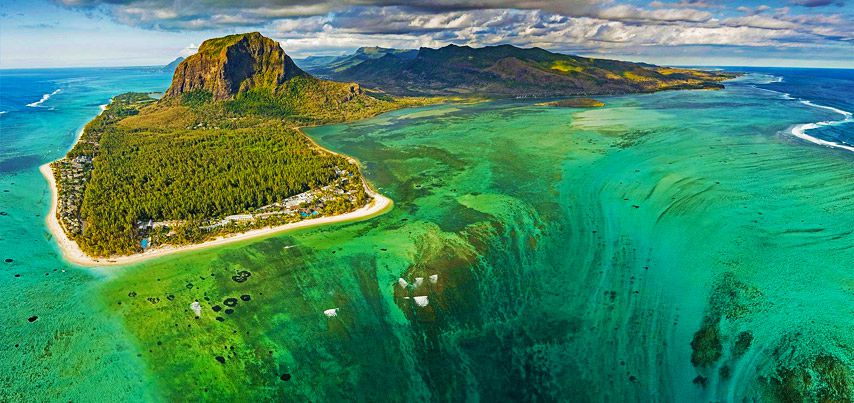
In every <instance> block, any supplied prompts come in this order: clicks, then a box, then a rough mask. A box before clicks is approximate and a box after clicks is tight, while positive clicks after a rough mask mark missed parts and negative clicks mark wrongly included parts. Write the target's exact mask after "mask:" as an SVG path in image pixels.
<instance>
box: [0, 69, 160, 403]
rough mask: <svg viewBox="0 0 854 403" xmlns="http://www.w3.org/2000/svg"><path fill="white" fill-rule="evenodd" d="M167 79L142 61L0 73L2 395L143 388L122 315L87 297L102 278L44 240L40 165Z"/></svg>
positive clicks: (80, 396)
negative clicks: (110, 111) (105, 112)
mask: <svg viewBox="0 0 854 403" xmlns="http://www.w3.org/2000/svg"><path fill="white" fill-rule="evenodd" d="M170 78H171V77H170V76H169V75H165V74H160V73H155V72H153V71H152V72H149V69H61V70H3V71H0V111H3V112H4V113H2V114H0V136H1V137H2V141H0V211H2V212H4V213H6V215H3V216H0V256H1V257H0V259H2V260H5V259H12V260H13V261H12V262H11V263H0V264H2V269H0V273H2V279H0V290H2V292H1V293H2V295H4V296H6V299H7V304H6V309H3V310H0V328H2V329H3V332H2V335H0V373H2V375H0V379H2V385H3V388H2V392H0V400H3V401H6V400H8V401H25V400H32V399H38V400H65V401H67V400H71V399H73V400H75V401H96V400H99V399H101V398H102V397H103V396H104V393H105V392H108V393H110V396H113V397H114V398H115V399H117V400H128V399H131V400H132V399H133V398H134V397H137V396H143V397H144V396H146V395H147V393H148V392H147V391H148V390H150V388H149V387H148V386H149V384H150V378H149V377H147V376H146V372H145V369H144V368H145V364H144V362H142V361H141V360H140V359H139V358H138V357H137V356H136V347H135V346H134V341H133V339H132V338H131V337H129V335H128V334H127V332H126V331H125V330H124V328H123V325H122V323H121V320H120V319H121V318H119V317H117V316H116V315H113V314H111V313H110V312H105V311H104V309H103V307H102V306H101V304H99V303H98V301H97V299H96V298H95V293H96V289H97V285H98V283H99V282H100V281H101V280H100V278H101V276H99V275H97V274H94V273H92V272H90V271H88V270H81V269H77V268H74V267H71V266H69V265H68V264H66V263H65V262H63V261H62V259H61V257H60V254H59V251H58V249H57V246H56V245H55V243H54V242H52V240H51V236H50V234H49V232H48V231H47V228H46V227H45V225H44V219H45V214H47V211H48V209H49V208H50V190H49V189H48V187H47V183H46V182H45V181H44V178H43V177H42V176H41V174H40V173H39V171H38V166H39V165H41V164H44V163H46V162H49V161H52V160H55V159H57V158H60V157H61V156H63V155H64V154H65V152H66V151H67V150H68V149H69V148H70V147H71V145H72V144H73V143H74V141H75V139H76V137H77V135H78V133H79V131H80V129H81V128H82V127H83V125H85V124H86V122H88V121H89V120H91V119H92V117H93V116H95V115H96V114H97V113H98V111H99V105H102V104H106V103H108V102H109V100H110V97H112V96H113V95H116V94H118V93H122V92H126V91H131V90H137V91H151V90H162V89H163V88H164V87H165V86H166V85H168V83H169V80H170ZM57 90H60V91H59V92H55V91H57ZM54 92H55V94H53V95H51V96H50V97H49V98H48V99H47V100H45V101H44V102H41V103H40V104H38V105H36V106H27V105H28V104H33V103H35V102H38V101H40V100H41V99H42V97H43V96H44V95H45V94H52V93H54ZM31 316H38V319H37V320H36V321H34V322H29V321H28V319H29V318H30V317H31Z"/></svg>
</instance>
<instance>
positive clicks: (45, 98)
mask: <svg viewBox="0 0 854 403" xmlns="http://www.w3.org/2000/svg"><path fill="white" fill-rule="evenodd" d="M60 91H62V89H60V88H57V89H56V90H54V91H53V92H51V93H50V94H44V95H42V99H40V100H38V101H36V102H33V103H29V104H27V106H29V107H30V108H38V107H40V106H41V104H43V103H45V102H46V101H47V100H48V99H50V97H52V96H54V95H56V94H59V92H60Z"/></svg>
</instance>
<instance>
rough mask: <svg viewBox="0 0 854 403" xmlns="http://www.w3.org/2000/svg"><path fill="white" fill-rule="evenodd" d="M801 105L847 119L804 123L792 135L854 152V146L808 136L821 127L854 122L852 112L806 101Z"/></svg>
mask: <svg viewBox="0 0 854 403" xmlns="http://www.w3.org/2000/svg"><path fill="white" fill-rule="evenodd" d="M786 95H788V94H786ZM800 103H802V104H804V105H807V106H812V107H813V108H819V109H827V110H829V111H833V112H836V113H838V114H840V115H842V116H845V118H844V119H842V120H826V121H821V122H815V123H802V124H799V125H795V126H793V127H792V129H791V131H792V134H793V135H795V137H798V138H801V139H804V140H806V141H809V142H811V143H814V144H818V145H822V146H825V147H832V148H841V149H843V150H847V151H851V152H854V146H850V145H847V144H840V143H837V142H834V141H827V140H822V139H820V138H816V137H813V136H810V135H809V134H807V130H812V129H817V128H819V127H824V126H838V125H841V124H845V123H848V122H851V121H852V120H854V119H852V114H851V112H848V111H843V110H842V109H839V108H834V107H832V106H826V105H819V104H815V103H812V102H810V101H807V100H804V99H801V100H800Z"/></svg>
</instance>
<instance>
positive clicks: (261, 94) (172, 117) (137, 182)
mask: <svg viewBox="0 0 854 403" xmlns="http://www.w3.org/2000/svg"><path fill="white" fill-rule="evenodd" d="M176 62H178V63H177V65H176V66H175V67H174V69H175V72H174V75H173V78H172V83H171V86H170V87H169V88H168V89H167V90H166V91H165V93H164V94H163V96H162V97H160V98H159V99H157V98H154V97H152V96H151V94H142V93H127V94H122V95H118V96H116V97H114V98H113V99H112V101H111V102H110V104H109V105H107V106H106V107H105V108H104V110H103V111H102V113H101V114H100V115H98V116H97V117H96V118H95V119H94V120H92V121H91V122H90V123H89V124H87V125H86V127H85V128H84V130H83V131H82V133H81V135H80V138H79V139H78V141H77V143H76V144H75V145H74V147H73V148H72V149H71V150H70V151H69V152H68V154H67V155H66V157H65V158H63V159H60V160H58V161H55V162H53V163H51V164H50V165H49V167H43V169H42V172H43V173H44V174H45V176H46V177H47V178H48V179H49V181H50V182H51V184H52V185H53V188H54V192H53V193H54V208H53V212H52V213H51V214H50V215H49V218H48V221H49V223H48V224H49V227H50V228H51V230H52V232H53V233H54V235H55V237H56V239H57V240H58V241H59V243H60V245H61V246H62V250H63V253H64V254H65V256H66V258H67V259H68V260H71V261H73V262H75V263H77V264H81V265H104V264H124V263H130V262H134V261H138V260H140V259H145V258H148V257H153V256H160V255H163V254H166V253H171V252H174V251H179V250H184V249H189V248H199V247H205V246H208V245H218V244H222V243H225V242H232V241H236V240H240V239H246V238H249V237H256V236H263V235H266V234H270V233H274V232H279V231H284V230H288V229H292V228H298V227H305V226H307V225H314V224H322V223H328V222H338V221H343V220H354V219H359V218H363V217H368V216H372V215H375V214H378V213H379V212H382V211H384V210H385V209H387V208H388V207H389V206H390V205H391V201H390V200H388V199H387V198H385V197H382V196H381V195H379V194H378V193H376V192H374V191H373V190H371V188H370V187H369V186H368V185H367V182H366V181H365V180H364V179H363V177H362V174H361V172H360V170H359V166H358V164H357V163H356V161H354V160H353V159H351V158H349V157H346V156H342V155H338V154H335V153H332V152H330V151H329V150H325V149H323V148H321V147H320V146H318V145H317V144H315V143H314V142H313V141H312V140H311V139H309V138H308V137H307V136H305V135H304V134H303V133H302V132H300V130H299V127H301V126H311V125H320V124H328V123H339V122H347V121H352V120H356V119H362V118H366V117H370V116H374V115H377V114H379V113H383V112H387V111H391V110H394V109H398V108H404V107H410V106H418V105H425V104H429V103H436V102H440V101H442V100H443V98H440V97H442V96H454V95H464V96H467V97H482V96H485V97H508V96H515V97H529V96H531V97H544V96H578V95H583V94H612V93H628V92H650V91H658V90H667V89H696V88H704V89H708V88H711V89H714V88H720V87H722V86H721V84H720V83H719V81H722V80H725V79H727V78H731V77H732V75H730V74H725V73H717V72H705V71H698V70H686V69H671V68H664V67H658V66H653V65H647V64H640V63H630V62H619V61H613V60H601V59H588V58H580V57H577V56H569V55H561V54H556V53H551V52H547V51H545V50H542V49H537V48H533V49H522V48H516V47H513V46H497V47H486V48H469V47H458V46H448V47H445V48H442V49H427V48H422V49H420V50H418V51H414V50H412V51H399V50H395V49H385V48H363V49H360V51H358V52H357V53H356V54H355V55H353V56H350V57H345V58H343V59H336V58H319V59H311V63H308V64H309V65H310V66H312V68H314V69H317V71H318V72H319V73H320V74H322V75H323V76H327V77H332V78H333V79H336V80H346V79H348V78H349V77H352V78H354V79H355V80H354V81H347V82H341V81H328V80H323V79H319V78H316V77H314V76H312V75H311V74H309V73H307V72H306V71H304V70H303V69H301V68H300V67H299V66H298V65H297V64H296V63H295V62H294V61H293V60H292V59H291V58H290V57H289V56H288V55H287V54H286V53H285V52H284V50H283V49H282V47H281V46H280V45H279V43H278V42H276V41H274V40H272V39H269V38H266V37H264V36H262V35H261V34H259V33H257V32H253V33H247V34H238V35H229V36H225V37H222V38H215V39H209V40H207V41H205V42H204V43H202V45H201V46H200V47H199V50H198V52H197V53H196V54H194V55H192V56H190V57H188V58H186V59H184V60H180V61H176ZM169 68H170V69H171V68H172V66H171V65H170V66H169ZM355 81H360V82H368V83H370V85H371V87H372V88H379V89H378V90H370V89H366V88H363V87H362V86H361V85H360V84H358V83H357V82H355ZM423 96H430V98H424V97H423ZM549 105H556V106H575V107H577V106H586V107H590V106H601V103H599V102H598V101H595V100H592V99H587V98H577V99H572V100H568V101H560V102H557V103H550V104H549ZM236 234H240V235H236Z"/></svg>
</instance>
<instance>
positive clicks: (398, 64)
mask: <svg viewBox="0 0 854 403" xmlns="http://www.w3.org/2000/svg"><path fill="white" fill-rule="evenodd" d="M402 52H403V51H401V52H390V51H387V52H384V53H383V55H382V56H381V57H374V58H371V59H366V60H362V61H360V62H359V63H357V64H353V65H351V66H347V67H345V68H340V69H338V70H335V71H332V72H331V73H330V78H331V79H334V80H339V81H357V82H359V83H361V84H363V85H365V86H369V87H372V88H377V89H381V90H383V91H386V92H388V93H390V94H394V95H434V96H446V95H472V96H489V97H552V96H578V95H609V94H621V93H637V92H653V91H661V90H669V89H720V88H723V85H722V84H720V81H723V80H726V79H729V78H733V77H734V75H732V74H726V73H715V72H707V71H701V70H690V69H677V68H670V67H660V66H656V65H652V64H648V63H635V62H625V61H619V60H610V59H594V58H587V57H581V56H573V55H565V54H561V53H554V52H550V51H548V50H545V49H542V48H537V47H533V48H520V47H516V46H513V45H496V46H487V47H481V48H474V47H470V46H458V45H447V46H445V47H442V48H438V49H434V48H427V47H422V48H419V49H418V50H414V51H411V52H415V55H414V56H411V54H407V53H402ZM400 54H407V55H408V56H407V57H400V56H399V55H400ZM355 55H356V54H355V53H354V55H353V56H355ZM321 69H322V68H318V67H313V68H312V69H311V71H321Z"/></svg>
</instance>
